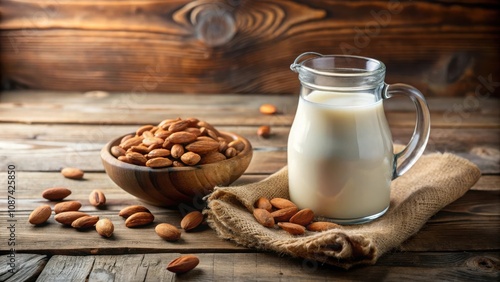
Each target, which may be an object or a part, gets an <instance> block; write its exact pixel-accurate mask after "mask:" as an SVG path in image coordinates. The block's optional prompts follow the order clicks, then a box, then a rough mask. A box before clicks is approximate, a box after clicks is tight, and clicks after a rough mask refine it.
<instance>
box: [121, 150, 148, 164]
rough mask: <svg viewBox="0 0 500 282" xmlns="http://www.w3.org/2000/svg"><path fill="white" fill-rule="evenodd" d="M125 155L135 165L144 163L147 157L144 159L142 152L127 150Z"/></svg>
mask: <svg viewBox="0 0 500 282" xmlns="http://www.w3.org/2000/svg"><path fill="white" fill-rule="evenodd" d="M125 156H126V157H127V158H129V159H130V161H131V162H132V163H133V164H136V165H145V164H146V162H147V161H148V159H146V157H145V156H144V155H143V154H141V153H137V152H128V153H127V155H125Z"/></svg>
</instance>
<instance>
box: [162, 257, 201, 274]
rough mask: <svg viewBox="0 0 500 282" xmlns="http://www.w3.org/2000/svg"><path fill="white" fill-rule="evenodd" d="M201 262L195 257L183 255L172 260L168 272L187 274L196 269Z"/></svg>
mask: <svg viewBox="0 0 500 282" xmlns="http://www.w3.org/2000/svg"><path fill="white" fill-rule="evenodd" d="M199 263H200V260H199V259H198V257H197V256H194V255H182V256H180V257H178V258H176V259H174V260H172V261H171V262H170V263H169V264H168V265H167V270H168V271H170V272H174V273H179V274H180V273H186V272H188V271H190V270H192V269H194V268H195V267H196V266H197V265H198V264H199Z"/></svg>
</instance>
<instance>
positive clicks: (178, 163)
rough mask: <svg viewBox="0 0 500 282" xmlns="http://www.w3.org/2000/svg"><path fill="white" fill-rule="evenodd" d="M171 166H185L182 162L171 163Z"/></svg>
mask: <svg viewBox="0 0 500 282" xmlns="http://www.w3.org/2000/svg"><path fill="white" fill-rule="evenodd" d="M172 166H173V167H183V166H185V165H184V164H183V163H182V162H180V161H173V162H172Z"/></svg>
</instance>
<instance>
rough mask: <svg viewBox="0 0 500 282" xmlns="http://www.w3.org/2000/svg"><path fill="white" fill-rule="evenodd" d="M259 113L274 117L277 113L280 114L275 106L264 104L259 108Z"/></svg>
mask: <svg viewBox="0 0 500 282" xmlns="http://www.w3.org/2000/svg"><path fill="white" fill-rule="evenodd" d="M259 111H260V112H261V113H262V114H265V115H274V114H275V113H277V112H278V109H277V108H276V106H275V105H273V104H262V105H261V106H260V107H259Z"/></svg>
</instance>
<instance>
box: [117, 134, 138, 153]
mask: <svg viewBox="0 0 500 282" xmlns="http://www.w3.org/2000/svg"><path fill="white" fill-rule="evenodd" d="M143 139H144V137H142V136H138V137H132V138H129V139H127V140H125V141H124V142H122V143H121V144H120V145H119V146H120V147H122V148H123V149H124V150H128V149H129V148H130V147H132V146H137V145H139V144H141V143H142V140H143Z"/></svg>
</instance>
